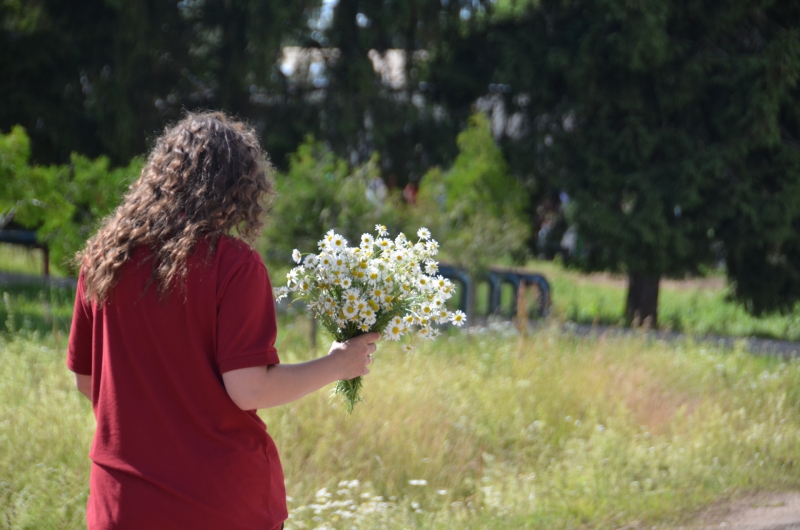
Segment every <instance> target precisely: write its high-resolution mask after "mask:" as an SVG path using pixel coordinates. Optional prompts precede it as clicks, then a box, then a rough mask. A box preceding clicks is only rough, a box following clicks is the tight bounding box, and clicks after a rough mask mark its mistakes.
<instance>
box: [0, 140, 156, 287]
mask: <svg viewBox="0 0 800 530" xmlns="http://www.w3.org/2000/svg"><path fill="white" fill-rule="evenodd" d="M30 153H31V151H30V139H29V138H28V135H27V133H26V132H25V129H24V128H22V127H20V126H16V127H14V128H13V129H12V130H11V132H10V133H9V134H7V135H0V189H2V190H3V193H2V194H1V195H0V213H2V215H3V217H4V219H5V220H7V219H8V218H9V217H13V221H14V223H15V224H17V225H19V226H22V227H23V228H28V229H32V230H36V231H37V237H38V239H39V241H41V242H43V243H47V244H48V245H49V247H50V252H51V254H50V255H51V259H52V260H53V261H54V262H55V263H57V264H58V265H60V266H63V267H65V268H66V270H67V271H68V272H73V273H74V272H75V270H74V267H73V265H72V264H71V259H72V257H73V256H74V255H75V252H77V251H78V250H79V249H80V248H81V247H82V246H83V244H84V243H85V242H86V240H87V239H88V238H89V237H90V236H91V235H92V233H93V232H94V231H95V230H96V228H97V225H98V223H99V222H100V220H101V219H102V218H103V217H105V216H106V215H108V214H109V213H111V212H112V211H113V210H114V208H116V206H117V204H119V202H120V200H121V198H122V196H123V194H124V193H125V191H126V190H127V188H128V186H129V185H130V183H131V182H133V180H135V179H136V178H137V177H138V175H139V172H140V171H141V169H142V160H141V159H139V158H135V159H133V160H132V161H131V162H130V164H128V165H127V166H125V167H120V168H114V169H112V168H111V167H110V163H109V160H108V158H106V157H104V156H101V157H99V158H97V159H95V160H92V159H89V158H87V157H85V156H82V155H79V154H77V153H72V155H71V156H70V163H69V164H67V165H60V166H31V165H30V164H29V160H30Z"/></svg>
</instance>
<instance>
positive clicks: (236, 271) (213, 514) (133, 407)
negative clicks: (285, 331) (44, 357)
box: [67, 237, 287, 530]
mask: <svg viewBox="0 0 800 530" xmlns="http://www.w3.org/2000/svg"><path fill="white" fill-rule="evenodd" d="M187 264H188V267H189V272H188V274H187V278H186V283H185V289H183V290H182V289H179V288H175V289H173V290H172V291H171V292H170V293H169V295H168V297H166V298H165V297H159V293H158V291H157V288H156V285H155V284H152V285H150V286H149V287H147V289H146V290H145V285H146V284H147V282H148V280H149V278H150V274H151V270H152V269H151V267H152V259H151V253H150V251H149V250H148V249H145V248H140V249H137V250H136V251H135V252H134V255H133V257H132V259H131V260H130V261H129V262H128V263H126V264H125V265H124V266H123V267H122V269H121V271H120V272H119V280H118V283H117V284H116V285H115V286H114V288H113V289H112V291H111V293H110V295H109V296H108V298H107V300H106V302H105V303H104V304H103V305H102V306H97V305H96V304H95V303H89V302H87V301H86V298H85V296H84V292H85V291H84V279H83V275H82V274H81V276H80V278H79V280H78V292H77V296H76V299H75V313H74V315H73V318H72V331H71V333H70V338H69V349H68V354H67V366H68V367H69V369H70V370H72V371H73V372H75V373H78V374H84V375H91V376H92V407H93V409H94V414H95V418H96V419H97V430H96V432H95V436H94V442H93V444H92V449H91V452H90V454H89V457H90V458H91V460H92V470H91V477H90V495H89V502H88V506H87V513H86V519H87V523H88V528H89V529H90V530H94V529H136V530H138V529H143V528H155V529H159V530H168V529H175V530H184V529H188V528H191V529H195V530H202V529H209V530H212V529H213V530H218V529H221V528H225V529H231V530H238V529H242V530H245V529H254V530H255V529H258V530H268V529H272V528H280V526H281V522H282V521H283V520H285V519H286V518H287V510H286V492H285V489H284V485H283V470H282V469H281V464H280V460H279V459H278V452H277V449H276V448H275V444H274V442H273V441H272V439H271V438H270V436H269V435H268V434H267V431H266V426H265V425H264V422H262V421H261V419H260V418H259V417H258V416H257V415H256V413H255V411H243V410H241V409H239V407H237V406H236V405H235V404H234V403H233V401H232V400H231V399H230V397H229V396H228V394H227V392H226V390H225V386H224V384H223V382H222V374H223V373H224V372H227V371H230V370H236V369H239V368H248V367H252V366H263V365H270V364H277V363H278V362H279V360H278V355H277V352H276V350H275V347H274V344H275V337H276V334H277V326H276V322H275V306H274V303H273V299H272V288H271V286H270V282H269V278H268V276H267V270H266V268H265V267H264V263H263V261H262V260H261V257H260V256H259V255H258V253H256V252H255V251H253V250H251V249H250V248H249V247H248V246H247V245H245V244H244V243H242V242H241V241H239V240H236V239H233V238H230V237H223V238H221V239H220V241H219V245H218V248H217V250H216V251H215V252H214V253H213V254H212V255H209V253H208V244H207V242H205V241H201V242H199V243H198V245H197V249H196V251H195V252H194V254H193V255H192V256H191V257H190V258H189V260H188V263H187Z"/></svg>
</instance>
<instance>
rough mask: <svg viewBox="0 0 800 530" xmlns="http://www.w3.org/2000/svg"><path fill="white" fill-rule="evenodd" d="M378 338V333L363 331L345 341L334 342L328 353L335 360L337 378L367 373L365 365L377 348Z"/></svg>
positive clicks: (353, 376) (350, 377)
mask: <svg viewBox="0 0 800 530" xmlns="http://www.w3.org/2000/svg"><path fill="white" fill-rule="evenodd" d="M380 338H381V334H380V333H365V334H363V335H359V336H358V337H353V338H352V339H349V340H347V341H345V342H334V343H333V344H332V345H331V349H330V351H329V352H328V355H330V356H333V357H334V358H335V359H336V361H337V366H338V368H339V372H340V376H339V379H354V378H356V377H359V376H362V375H367V374H368V373H369V368H367V366H368V365H369V364H370V363H371V362H372V354H373V353H375V350H376V349H377V345H376V344H375V343H376V342H377V341H378V340H380Z"/></svg>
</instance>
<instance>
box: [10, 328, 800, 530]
mask: <svg viewBox="0 0 800 530" xmlns="http://www.w3.org/2000/svg"><path fill="white" fill-rule="evenodd" d="M307 335H308V322H307V321H306V320H304V319H301V318H295V319H289V318H285V319H283V320H282V322H281V333H280V336H279V343H278V346H279V349H280V351H281V354H282V358H283V360H284V362H295V361H301V360H305V359H308V358H309V357H311V356H312V355H314V353H312V352H311V351H310V350H309V346H308V336H307ZM63 337H64V336H63V334H62V335H61V338H60V339H59V338H53V337H52V336H51V335H49V334H46V335H40V334H39V333H38V332H35V331H20V332H15V333H13V334H9V333H7V332H6V333H5V334H3V335H2V338H0V448H2V450H1V451H0V528H3V529H6V528H8V529H11V528H14V529H17V528H31V529H34V528H35V529H49V528H81V527H82V526H83V524H84V523H83V517H84V506H85V503H86V498H87V486H86V484H87V480H88V470H89V466H88V464H89V462H88V460H87V456H86V455H87V453H88V449H89V444H90V440H91V437H92V432H93V427H94V420H93V418H92V413H91V407H90V404H89V402H88V401H87V400H86V399H84V398H83V397H82V396H80V395H79V394H78V392H77V391H76V390H74V387H73V380H72V377H71V374H70V373H69V372H68V371H67V370H66V369H65V367H64V353H63V350H64V346H65V344H64V338H63ZM321 353H323V352H322V351H321V350H320V351H319V352H318V354H321ZM364 394H365V398H366V400H367V402H366V403H363V404H360V405H358V406H357V408H356V411H355V413H354V415H353V416H351V417H350V418H345V416H344V413H343V410H342V407H341V405H340V404H339V403H338V402H337V401H336V400H333V401H331V400H330V399H329V392H328V390H323V391H320V392H318V393H316V394H314V395H312V396H309V397H307V398H305V399H303V400H301V401H299V402H296V403H294V404H292V405H288V406H284V407H279V408H276V409H271V410H267V411H264V412H262V415H263V417H264V418H265V420H266V421H267V423H268V425H269V430H270V432H271V434H272V436H273V437H274V438H275V440H276V443H277V445H278V448H279V450H280V452H281V455H282V460H283V464H284V469H285V473H286V483H287V490H288V494H289V496H290V500H289V506H290V512H291V519H290V520H289V521H288V524H287V528H295V529H296V528H337V529H339V528H341V529H345V528H347V529H349V528H354V527H355V528H364V529H368V528H369V529H372V528H385V529H395V528H397V529H400V528H473V529H478V528H497V529H500V528H542V529H545V528H547V529H550V528H619V527H622V526H624V525H625V524H631V523H633V522H636V521H638V522H639V523H640V524H641V525H647V527H648V528H650V527H653V526H655V527H658V528H666V527H669V526H670V525H673V524H676V523H677V522H679V521H682V520H684V519H685V518H686V517H688V516H690V515H691V514H692V513H693V512H694V510H696V509H697V508H698V507H700V506H702V505H704V504H706V503H708V502H710V501H712V500H714V499H717V498H720V497H725V496H729V495H733V494H735V493H738V492H742V491H747V490H781V489H791V488H798V487H800V474H798V473H797V465H798V463H797V455H798V454H800V364H798V363H797V362H790V363H786V362H781V361H778V360H776V359H771V358H757V357H753V356H750V355H748V354H746V353H744V352H742V351H738V350H737V351H731V352H720V351H715V350H711V349H707V348H706V347H704V346H702V345H697V344H693V343H691V342H685V343H678V344H662V343H657V342H647V340H646V339H645V338H643V337H636V336H634V337H628V338H603V337H601V338H595V339H589V340H586V339H578V338H575V337H572V336H570V335H563V334H561V332H560V330H559V328H558V327H557V326H549V327H545V328H544V329H542V330H540V331H539V332H537V333H536V334H534V335H532V336H530V337H527V338H522V337H519V336H517V335H516V334H515V333H514V332H513V331H512V330H511V329H510V328H498V329H494V330H484V331H482V332H474V333H469V334H468V333H460V332H455V331H453V332H451V333H448V334H446V335H445V336H443V337H442V338H441V340H439V341H438V342H435V343H426V344H424V345H422V347H421V348H419V350H418V352H417V353H416V354H413V355H406V354H403V353H400V350H399V348H397V347H396V345H394V344H390V343H383V344H382V345H381V347H380V350H379V352H378V354H376V361H375V363H374V365H373V370H372V374H371V375H370V376H368V378H367V381H366V387H365V390H364Z"/></svg>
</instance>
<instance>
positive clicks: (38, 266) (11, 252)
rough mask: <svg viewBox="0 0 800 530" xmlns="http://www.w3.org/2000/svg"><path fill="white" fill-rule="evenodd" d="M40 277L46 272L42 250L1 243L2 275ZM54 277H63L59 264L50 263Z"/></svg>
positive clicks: (0, 260)
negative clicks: (6, 273) (8, 273)
mask: <svg viewBox="0 0 800 530" xmlns="http://www.w3.org/2000/svg"><path fill="white" fill-rule="evenodd" d="M4 272H11V273H16V274H32V275H40V274H43V272H44V255H43V251H42V250H41V249H33V248H26V247H23V246H20V245H11V244H8V243H0V273H4ZM50 274H51V275H52V276H63V275H64V272H63V270H62V268H61V267H59V264H58V263H50Z"/></svg>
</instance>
